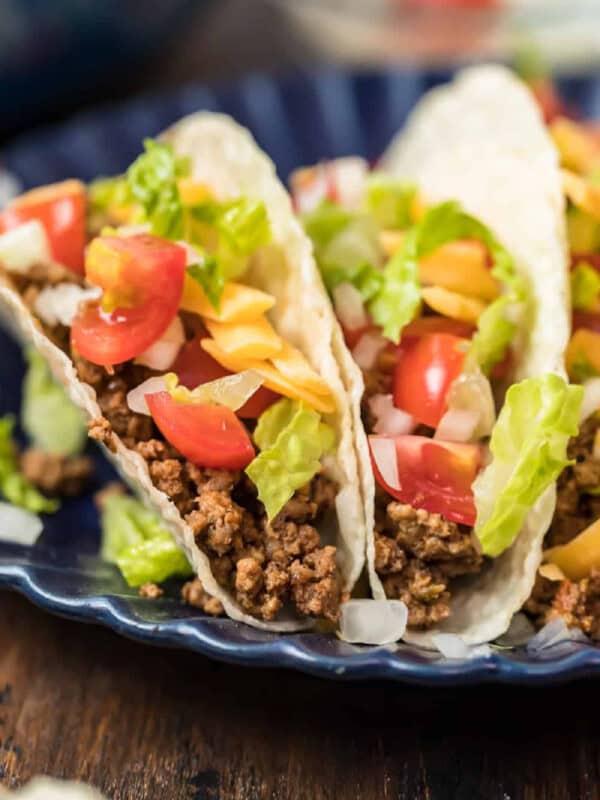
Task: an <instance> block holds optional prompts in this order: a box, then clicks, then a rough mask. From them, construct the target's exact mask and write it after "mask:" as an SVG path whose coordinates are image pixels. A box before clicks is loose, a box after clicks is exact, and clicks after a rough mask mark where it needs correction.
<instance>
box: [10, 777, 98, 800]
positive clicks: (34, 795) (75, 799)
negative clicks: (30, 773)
mask: <svg viewBox="0 0 600 800" xmlns="http://www.w3.org/2000/svg"><path fill="white" fill-rule="evenodd" d="M2 797H4V794H2ZM6 797H7V800H8V799H9V798H10V797H14V798H15V800H105V798H104V795H102V794H100V792H97V791H96V790H95V789H93V788H92V787H91V786H87V785H86V784H83V783H78V782H75V781H61V780H55V779H54V778H33V780H31V781H30V782H29V783H28V784H27V785H26V786H24V787H23V788H22V789H19V791H18V792H16V794H14V795H12V794H10V795H6Z"/></svg>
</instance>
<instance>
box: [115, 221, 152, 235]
mask: <svg viewBox="0 0 600 800" xmlns="http://www.w3.org/2000/svg"><path fill="white" fill-rule="evenodd" d="M150 231H151V228H150V225H149V223H147V222H146V223H143V224H141V225H119V227H118V228H117V233H118V234H119V236H139V235H140V233H150Z"/></svg>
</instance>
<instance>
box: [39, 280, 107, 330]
mask: <svg viewBox="0 0 600 800" xmlns="http://www.w3.org/2000/svg"><path fill="white" fill-rule="evenodd" d="M101 294H102V289H100V288H99V287H97V286H92V287H91V288H88V289H84V288H83V287H81V286H77V284H76V283H59V284H57V285H56V286H46V288H45V289H42V291H41V292H40V293H39V294H38V296H37V297H36V298H35V302H34V304H33V307H34V310H35V313H36V314H37V315H38V317H39V318H40V319H41V320H42V321H43V322H45V323H46V324H47V325H56V324H57V323H58V322H60V324H61V325H66V326H67V328H70V327H71V325H72V324H73V319H74V317H75V315H76V314H77V310H78V308H79V304H80V303H83V302H85V301H86V300H95V299H97V298H98V297H100V295H101Z"/></svg>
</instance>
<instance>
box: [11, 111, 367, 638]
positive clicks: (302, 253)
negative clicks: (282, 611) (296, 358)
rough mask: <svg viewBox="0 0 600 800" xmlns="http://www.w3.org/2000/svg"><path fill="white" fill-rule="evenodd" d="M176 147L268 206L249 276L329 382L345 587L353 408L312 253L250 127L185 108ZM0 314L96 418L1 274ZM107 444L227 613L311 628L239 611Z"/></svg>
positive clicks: (134, 467) (357, 568) (135, 461)
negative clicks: (267, 237) (264, 241)
mask: <svg viewBox="0 0 600 800" xmlns="http://www.w3.org/2000/svg"><path fill="white" fill-rule="evenodd" d="M163 138H164V139H165V140H168V141H169V142H171V144H172V145H173V147H174V149H175V151H176V152H177V153H178V154H179V155H186V156H190V158H191V163H192V174H193V177H194V178H197V179H200V180H202V181H204V182H206V183H207V184H209V185H210V187H211V189H212V190H213V191H215V192H216V193H217V196H218V197H219V199H223V200H225V199H231V198H235V197H238V196H240V195H243V196H246V197H252V198H256V199H258V200H262V201H263V202H264V204H265V206H266V208H267V212H268V215H269V220H270V223H271V228H272V233H273V244H272V245H270V246H269V247H267V248H264V249H263V252H262V253H261V254H260V255H259V257H257V258H256V259H255V262H256V263H254V264H253V266H252V267H251V270H250V273H249V275H248V282H249V283H251V284H252V285H255V286H257V287H258V288H262V289H264V290H265V291H268V292H269V293H271V294H273V295H274V296H275V297H276V300H277V303H276V307H275V309H274V310H273V313H272V314H271V320H272V322H273V324H274V326H275V328H276V329H277V330H278V331H279V333H280V334H281V335H282V336H284V337H285V338H286V339H287V340H289V341H290V342H291V343H292V344H294V345H296V346H297V347H298V348H299V349H300V350H302V352H303V353H304V354H305V356H306V357H307V358H308V360H309V361H310V363H311V364H312V366H313V367H314V368H315V369H316V370H317V372H318V373H319V374H320V375H322V376H323V377H324V378H325V379H326V380H327V382H328V384H329V386H330V388H331V390H332V393H333V395H334V397H335V400H336V405H337V412H336V413H335V414H331V415H329V416H328V417H326V421H327V422H329V423H330V424H331V425H332V426H333V427H334V428H335V430H336V432H337V436H338V442H339V446H338V450H337V453H336V456H335V458H334V459H332V461H333V463H332V464H331V466H329V465H328V469H329V472H330V474H331V476H332V477H333V478H334V479H335V480H337V482H338V486H339V492H338V495H337V498H336V511H337V523H338V524H337V528H338V530H337V531H335V532H333V536H334V539H333V542H334V543H335V544H336V545H337V547H338V556H339V563H340V568H341V571H342V574H343V576H344V583H345V587H344V588H345V589H347V590H350V589H351V588H352V586H353V585H354V583H355V581H356V579H357V578H358V576H359V574H360V572H361V570H362V567H363V563H364V549H365V532H366V526H365V516H364V508H363V504H362V501H361V496H360V487H359V481H358V466H357V458H356V454H355V450H354V442H353V426H352V417H351V412H350V407H349V403H348V399H347V396H346V391H345V388H344V383H343V382H342V379H341V376H340V370H339V367H338V364H337V361H336V358H335V356H334V353H333V348H334V346H335V347H336V348H337V347H339V346H340V334H339V328H338V325H337V322H336V320H335V316H334V314H333V311H332V310H331V307H330V305H329V303H328V301H327V295H326V293H325V290H324V288H323V286H322V283H321V279H320V276H319V274H318V271H317V268H316V266H315V263H314V260H313V258H312V249H311V245H310V242H309V241H308V239H307V237H306V235H305V234H304V232H303V230H302V227H301V226H300V224H299V223H298V222H297V220H296V219H295V218H294V215H293V212H292V207H291V203H290V200H289V197H288V195H287V192H286V191H285V189H284V188H283V186H282V185H281V183H280V182H279V180H278V179H277V177H276V174H275V169H274V166H273V164H272V162H271V161H270V160H269V159H268V158H267V157H266V156H265V155H264V154H263V153H262V152H261V151H260V150H259V148H258V146H257V145H256V143H255V141H254V139H253V138H252V136H251V135H250V134H249V133H248V131H246V130H245V129H243V128H241V127H240V126H239V125H237V124H236V123H235V122H234V121H233V120H232V119H230V118H229V117H226V116H224V115H218V114H210V113H199V114H195V115H193V116H190V117H186V118H184V119H183V120H181V121H180V122H179V123H177V124H176V125H175V126H174V127H172V128H170V129H169V130H168V131H167V132H166V133H165V134H164V136H163ZM0 314H1V317H2V321H3V322H4V323H6V324H7V325H8V327H10V328H11V329H12V330H13V332H16V333H17V335H18V337H19V338H20V339H21V340H23V341H24V342H27V343H31V344H33V345H34V346H35V347H36V348H37V349H38V350H39V351H40V352H41V353H42V355H43V356H44V357H45V358H46V359H47V361H48V363H49V365H50V368H51V370H52V373H53V375H54V376H55V378H56V379H57V380H58V381H60V383H61V384H62V385H63V386H65V388H66V390H67V392H68V393H69V396H70V398H71V400H72V401H73V402H74V403H75V404H76V405H77V406H79V407H80V408H81V409H83V411H84V412H85V413H86V415H87V417H88V418H89V419H97V418H100V417H102V412H101V411H100V408H99V406H98V404H97V402H96V395H95V392H94V390H93V389H92V388H91V387H90V386H87V385H86V384H84V383H82V382H81V381H80V380H79V379H78V378H77V374H76V372H75V369H74V367H73V364H72V362H71V360H70V358H68V357H67V356H66V355H65V354H64V353H63V352H62V351H61V350H60V349H59V348H57V347H56V346H55V345H54V344H52V342H51V341H50V340H49V339H48V337H47V336H45V334H44V333H43V332H42V330H41V328H40V326H39V325H38V323H37V322H36V320H35V319H34V318H33V317H32V315H31V314H30V312H29V311H28V310H27V308H26V307H25V305H24V304H23V302H22V301H21V298H20V297H19V295H18V294H17V293H16V292H15V291H14V290H13V289H11V288H10V286H9V285H8V283H7V282H6V281H3V280H2V277H1V276H0ZM113 443H114V452H113V453H111V452H108V451H107V452H108V455H109V456H110V457H111V458H112V460H113V461H114V463H115V464H116V466H117V468H118V469H119V471H120V473H121V475H122V476H123V478H124V480H125V481H127V483H129V485H130V486H131V487H132V488H133V489H134V490H135V491H136V492H137V493H138V495H140V497H141V498H142V499H143V501H144V502H145V503H147V504H148V506H150V507H152V508H153V509H155V510H156V511H157V512H158V513H159V514H160V515H161V517H162V518H163V520H164V521H165V523H166V524H167V525H168V526H169V528H170V530H171V532H172V533H173V535H174V536H175V538H176V540H177V542H178V543H179V544H180V545H181V546H182V547H183V549H184V550H185V552H186V554H187V556H188V558H189V559H190V562H191V563H192V565H193V568H194V572H195V573H196V574H197V575H198V577H199V578H200V580H201V581H202V583H203V585H204V587H205V589H206V591H207V592H209V593H210V594H211V595H213V596H214V597H217V598H218V599H219V600H220V601H221V602H222V603H223V606H224V608H225V610H226V612H227V614H228V615H229V616H230V617H232V618H233V619H236V620H240V621H242V622H246V623H248V624H249V625H253V626H255V627H258V628H263V629H265V630H270V631H293V630H298V629H301V628H306V627H310V625H311V624H312V623H311V621H310V620H305V619H299V618H297V617H294V618H290V617H287V618H282V619H279V620H277V621H275V622H263V621H262V620H259V619H256V618H255V617H252V616H250V615H248V614H246V613H245V612H244V611H242V609H241V608H240V607H239V605H238V604H237V603H236V601H235V600H234V598H233V597H232V596H231V594H230V593H229V592H228V591H226V590H225V589H224V588H223V587H221V586H220V585H219V584H218V583H217V581H216V580H215V578H214V576H213V575H212V572H211V568H210V564H209V560H208V558H207V556H206V555H205V554H204V553H203V552H202V551H201V550H200V549H199V548H198V546H197V545H196V543H195V541H194V536H193V534H192V531H191V530H190V528H189V526H188V525H186V523H185V522H184V520H183V519H182V517H181V515H180V513H179V511H178V510H177V508H176V506H175V504H174V503H173V502H171V501H170V500H169V498H168V497H167V495H166V494H164V493H163V492H161V491H159V490H158V489H156V488H155V487H154V485H153V484H152V482H151V480H150V476H149V473H148V467H147V464H146V462H145V461H144V459H143V458H142V457H141V456H140V455H139V454H137V453H135V452H133V451H132V450H129V449H128V448H126V447H125V446H124V445H123V443H122V442H121V441H120V439H119V437H117V436H116V435H114V434H113Z"/></svg>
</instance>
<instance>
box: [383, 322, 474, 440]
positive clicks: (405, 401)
mask: <svg viewBox="0 0 600 800" xmlns="http://www.w3.org/2000/svg"><path fill="white" fill-rule="evenodd" d="M466 346H467V340H466V339H463V338H461V337H459V336H454V335H453V334H451V333H429V334H426V335H425V336H421V337H420V338H418V339H413V338H409V339H406V340H405V339H404V338H403V340H402V343H401V344H400V347H399V348H398V360H397V362H396V369H395V372H394V405H395V406H396V408H400V409H402V411H407V412H408V413H409V414H412V416H413V417H414V418H415V419H417V420H418V421H419V422H421V423H423V424H424V425H429V426H430V427H431V428H436V427H437V425H438V423H439V421H440V420H441V418H442V417H443V415H444V413H445V412H446V410H447V403H446V396H447V394H448V390H449V389H450V385H451V384H452V382H453V381H454V380H455V378H457V377H458V376H459V375H460V373H461V372H462V369H463V365H464V361H465V355H466Z"/></svg>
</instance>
